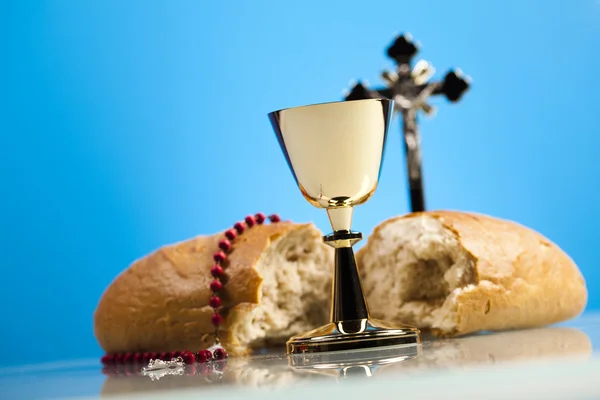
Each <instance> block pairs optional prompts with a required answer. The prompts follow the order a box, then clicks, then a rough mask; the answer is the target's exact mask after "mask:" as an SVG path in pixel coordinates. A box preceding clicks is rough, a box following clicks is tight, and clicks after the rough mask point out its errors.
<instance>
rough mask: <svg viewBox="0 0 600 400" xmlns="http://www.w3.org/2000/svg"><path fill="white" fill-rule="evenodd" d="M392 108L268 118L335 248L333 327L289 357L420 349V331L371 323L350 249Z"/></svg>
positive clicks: (317, 110) (295, 343)
mask: <svg viewBox="0 0 600 400" xmlns="http://www.w3.org/2000/svg"><path fill="white" fill-rule="evenodd" d="M393 109H394V102H393V101H391V100H387V99H369V100H356V101H343V102H334V103H324V104H315V105H309V106H303V107H295V108H288V109H283V110H279V111H274V112H272V113H270V114H269V119H270V120H271V124H272V125H273V129H274V130H275V134H276V136H277V139H278V140H279V144H280V145H281V149H282V151H283V154H284V155H285V158H286V160H287V163H288V165H289V167H290V169H291V171H292V174H293V175H294V178H295V180H296V183H297V184H298V186H299V188H300V191H301V192H302V194H303V195H304V197H305V198H306V200H308V202H309V203H310V204H312V205H313V206H315V207H318V208H324V209H326V210H327V214H328V216H329V221H330V222H331V226H332V228H333V233H331V234H329V235H327V236H324V237H323V240H324V241H325V243H327V244H328V245H330V246H332V247H334V248H335V269H334V279H333V285H332V292H333V294H332V304H331V322H330V323H329V324H327V325H324V326H322V327H320V328H317V329H315V330H312V331H310V332H305V333H302V334H299V335H296V336H294V337H292V338H290V340H289V341H288V342H287V352H288V354H301V353H316V352H324V351H345V350H354V349H366V348H372V347H381V346H397V345H417V344H419V343H420V341H421V339H420V333H419V330H418V329H416V328H413V327H410V326H405V325H399V324H392V323H386V322H383V321H379V320H375V319H372V318H370V316H369V311H368V308H367V302H366V300H365V298H364V295H363V290H362V287H361V283H360V278H359V275H358V271H357V268H356V261H355V258H354V251H353V249H352V246H353V245H354V244H355V243H356V242H358V241H359V240H360V239H362V234H361V233H360V232H353V231H352V230H351V229H350V228H351V224H352V211H353V207H354V206H357V205H360V204H362V203H365V202H366V201H367V200H368V199H369V198H370V197H371V196H372V195H373V193H374V192H375V189H376V187H377V183H378V180H379V173H380V169H381V161H382V157H383V150H384V147H385V141H386V136H387V131H388V128H389V123H390V120H391V116H392V112H393Z"/></svg>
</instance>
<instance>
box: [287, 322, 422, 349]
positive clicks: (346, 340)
mask: <svg viewBox="0 0 600 400" xmlns="http://www.w3.org/2000/svg"><path fill="white" fill-rule="evenodd" d="M420 343H421V334H420V332H419V330H418V329H417V328H414V327H412V326H407V325H402V324H392V323H388V322H384V321H380V320H377V319H372V318H368V319H359V320H351V321H340V322H330V323H328V324H327V325H323V326H321V327H319V328H317V329H314V330H312V331H309V332H305V333H301V334H299V335H296V336H293V337H291V338H290V339H289V340H288V342H287V346H286V347H287V353H288V354H304V353H320V352H329V351H348V350H358V349H372V348H376V347H390V346H416V345H419V344H420Z"/></svg>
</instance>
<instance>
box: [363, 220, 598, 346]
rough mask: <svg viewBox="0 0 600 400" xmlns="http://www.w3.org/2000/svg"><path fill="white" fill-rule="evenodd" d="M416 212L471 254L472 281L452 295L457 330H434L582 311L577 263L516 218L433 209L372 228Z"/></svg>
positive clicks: (520, 324)
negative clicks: (439, 224)
mask: <svg viewBox="0 0 600 400" xmlns="http://www.w3.org/2000/svg"><path fill="white" fill-rule="evenodd" d="M419 216H428V217H431V218H435V219H437V220H438V221H440V222H441V223H442V225H443V226H444V227H445V228H446V229H448V230H449V231H451V232H452V233H453V234H454V236H455V237H456V239H457V240H458V241H459V243H460V245H461V246H462V248H463V249H464V250H465V251H466V252H468V253H469V254H470V255H471V256H472V257H473V259H474V273H475V278H474V282H475V283H474V284H473V285H468V286H467V287H466V288H463V289H462V290H458V291H455V293H452V294H451V296H455V299H454V301H455V304H456V312H457V317H458V319H457V324H456V326H455V329H454V330H452V331H448V330H444V331H442V330H439V329H436V328H435V327H434V328H433V329H432V332H433V333H434V334H436V335H440V336H455V335H463V334H466V333H471V332H476V331H483V330H505V329H517V328H530V327H537V326H543V325H548V324H553V323H557V322H560V321H564V320H567V319H570V318H573V317H576V316H577V315H579V314H581V312H582V311H583V310H584V308H585V305H586V302H587V296H588V294H587V289H586V285H585V280H584V278H583V276H582V274H581V272H580V271H579V268H578V267H577V265H576V264H575V263H574V262H573V260H572V259H571V258H570V257H569V256H568V255H567V254H566V253H565V252H564V251H562V250H561V249H560V248H559V247H558V246H557V245H556V244H554V243H552V242H551V241H550V240H548V239H547V238H545V237H544V236H542V235H541V234H539V233H537V232H535V231H533V230H531V229H529V228H526V227H524V226H522V225H520V224H517V223H515V222H511V221H507V220H502V219H498V218H493V217H489V216H485V215H481V214H475V213H465V212H456V211H434V212H422V213H413V214H408V215H405V216H400V217H395V218H392V219H389V220H387V221H385V222H384V223H382V224H381V225H380V226H378V227H377V228H376V229H375V232H378V231H380V230H381V229H382V228H383V227H385V226H386V225H388V224H392V223H394V222H395V221H398V220H401V219H407V218H416V217H419ZM374 236H375V235H374ZM378 240H385V238H379V239H378ZM369 247H370V246H369V243H367V245H366V246H365V247H364V248H362V249H361V250H360V251H359V252H358V255H357V258H358V260H359V263H360V260H361V259H362V257H363V256H364V254H365V253H366V252H368V251H369ZM362 272H363V274H368V273H369V272H368V271H362ZM372 295H373V296H376V293H373V294H372Z"/></svg>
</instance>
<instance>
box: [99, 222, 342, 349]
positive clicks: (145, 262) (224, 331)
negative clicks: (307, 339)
mask: <svg viewBox="0 0 600 400" xmlns="http://www.w3.org/2000/svg"><path fill="white" fill-rule="evenodd" d="M222 238H223V234H222V233H220V234H216V235H213V236H200V237H196V238H194V239H191V240H188V241H184V242H181V243H177V244H174V245H170V246H166V247H163V248H161V249H159V250H158V251H156V252H154V253H153V254H151V255H149V256H147V257H145V258H142V259H140V260H138V261H136V262H135V263H133V265H131V266H130V267H129V268H128V269H127V270H125V271H124V272H123V273H122V274H121V275H120V276H118V277H117V278H116V280H115V281H114V282H113V283H112V284H111V285H110V286H109V287H108V289H107V290H106V292H105V293H104V294H103V296H102V298H101V300H100V303H99V305H98V307H97V309H96V313H95V317H94V319H95V334H96V338H97V339H98V342H99V343H100V346H101V347H102V348H103V349H104V350H105V351H106V352H107V353H116V352H145V351H152V352H167V351H178V350H192V351H198V350H200V349H204V348H206V347H207V346H210V345H212V344H213V338H212V332H213V329H214V328H213V326H212V325H211V321H210V319H211V318H210V317H211V315H212V309H211V307H210V306H209V305H208V301H209V298H210V296H211V291H210V289H209V285H210V282H211V281H212V279H213V278H212V277H211V274H210V269H211V267H212V266H213V265H214V262H213V260H212V255H213V254H214V253H215V251H216V250H218V247H217V246H218V242H219V240H220V239H222ZM227 263H228V265H227V267H226V275H227V278H226V279H227V280H226V284H225V288H224V291H223V292H222V295H221V297H222V300H223V301H224V303H223V304H224V315H225V320H224V324H223V325H222V328H221V331H220V338H221V343H222V344H223V345H224V346H225V347H226V348H227V351H228V352H229V354H232V355H236V354H237V355H239V354H244V353H248V352H250V351H251V349H252V348H254V347H261V346H264V345H265V344H269V343H283V342H285V341H286V340H287V339H289V337H290V336H292V335H294V334H297V333H298V332H302V331H306V330H309V329H313V328H314V327H315V326H319V325H321V324H324V323H326V322H328V317H329V304H330V297H331V294H330V285H331V268H332V265H333V250H332V249H331V248H330V247H329V246H326V245H325V244H323V243H322V238H321V233H320V232H319V231H318V230H317V229H316V228H315V227H314V226H313V225H312V224H294V223H288V222H280V223H277V224H271V225H259V226H255V227H253V228H252V229H249V230H247V231H246V232H245V233H244V234H242V235H240V236H239V237H238V238H237V239H236V240H235V243H234V247H233V250H232V251H231V253H230V254H229V255H228V259H227Z"/></svg>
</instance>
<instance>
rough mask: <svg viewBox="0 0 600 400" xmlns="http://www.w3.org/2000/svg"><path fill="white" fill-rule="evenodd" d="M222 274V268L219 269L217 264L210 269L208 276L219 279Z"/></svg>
mask: <svg viewBox="0 0 600 400" xmlns="http://www.w3.org/2000/svg"><path fill="white" fill-rule="evenodd" d="M224 272H225V271H223V267H221V266H220V265H218V264H217V265H215V266H214V267H212V268H211V269H210V274H211V275H212V276H214V277H215V278H219V277H221V276H223V273H224Z"/></svg>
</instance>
